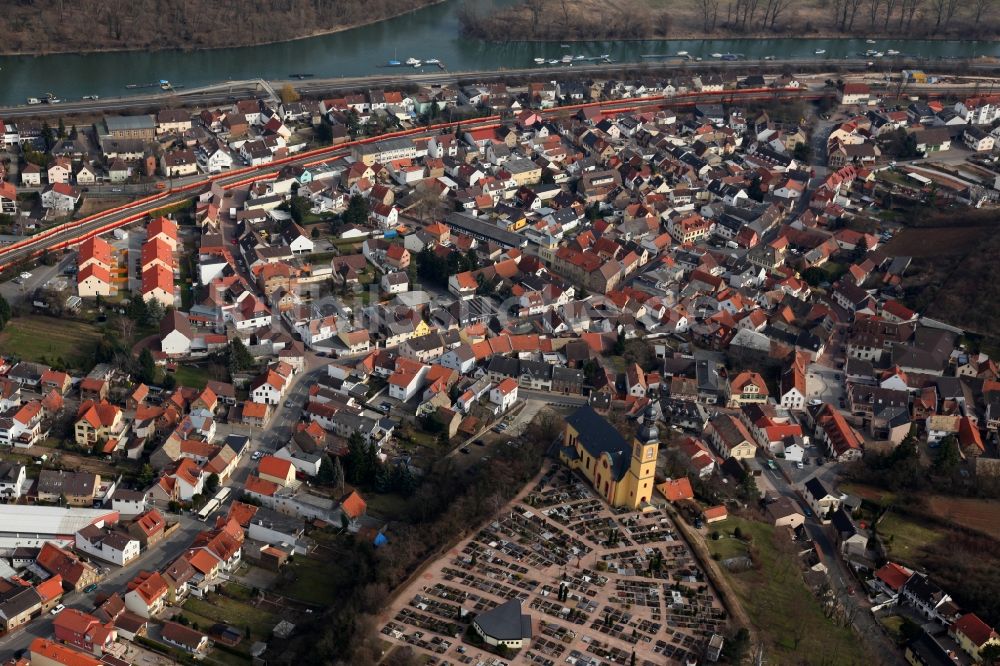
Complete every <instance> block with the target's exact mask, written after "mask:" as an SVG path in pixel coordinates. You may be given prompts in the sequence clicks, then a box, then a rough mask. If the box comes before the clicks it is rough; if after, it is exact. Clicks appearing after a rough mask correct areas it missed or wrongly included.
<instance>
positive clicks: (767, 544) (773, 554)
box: [708, 517, 870, 665]
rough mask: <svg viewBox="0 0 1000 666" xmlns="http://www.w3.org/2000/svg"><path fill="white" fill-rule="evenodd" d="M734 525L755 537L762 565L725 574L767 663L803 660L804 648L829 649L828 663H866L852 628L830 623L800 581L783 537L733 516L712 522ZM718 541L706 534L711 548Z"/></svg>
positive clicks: (719, 526)
mask: <svg viewBox="0 0 1000 666" xmlns="http://www.w3.org/2000/svg"><path fill="white" fill-rule="evenodd" d="M736 527H739V528H740V530H741V531H742V532H743V534H744V535H747V534H749V535H751V536H752V537H753V538H752V545H751V548H752V550H753V551H754V552H755V556H756V558H757V561H758V562H759V564H760V566H759V568H758V569H751V570H749V571H744V572H741V573H735V574H734V573H728V572H727V573H726V575H727V576H729V578H730V580H731V581H732V583H733V587H734V588H735V589H736V594H737V595H738V596H739V597H740V601H741V602H742V604H743V607H744V608H745V609H746V611H747V613H748V614H749V615H750V619H751V621H752V622H753V623H754V625H755V627H756V629H757V631H758V632H759V633H760V635H761V636H762V637H763V638H764V640H765V641H767V643H769V646H768V649H767V650H766V652H765V654H768V661H769V663H775V664H785V663H803V662H800V660H799V657H800V656H801V655H808V654H813V655H816V654H823V655H827V656H828V658H829V660H828V661H826V662H824V663H828V664H845V665H846V664H867V663H870V659H868V658H867V657H866V655H865V654H864V652H863V650H862V648H861V646H860V644H859V642H858V640H857V639H856V638H855V636H854V634H853V633H852V632H851V630H850V629H847V628H845V627H839V626H836V625H834V624H833V623H832V622H830V621H829V620H828V619H827V618H826V616H825V615H824V614H823V609H822V606H821V605H820V602H819V600H818V599H816V597H814V596H813V595H812V593H811V592H810V591H809V590H808V588H806V586H805V584H804V583H803V582H802V578H801V576H800V573H799V568H798V563H797V562H796V561H795V559H794V558H795V555H794V553H793V550H794V549H793V548H791V547H790V546H791V544H789V543H788V542H787V538H786V537H785V536H784V535H783V534H775V531H774V528H773V527H772V526H770V525H767V524H764V523H758V522H754V521H749V520H744V519H742V518H737V517H730V518H729V519H728V520H725V521H723V522H721V523H716V524H714V525H712V529H713V530H718V531H719V532H721V533H723V534H729V533H732V531H733V530H734V529H735V528H736ZM719 543H720V542H713V541H711V540H709V542H708V546H709V549H712V548H713V544H719ZM722 543H725V542H724V541H723V542H722ZM726 548H728V546H726Z"/></svg>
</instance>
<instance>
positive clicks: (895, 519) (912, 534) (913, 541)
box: [878, 511, 942, 564]
mask: <svg viewBox="0 0 1000 666" xmlns="http://www.w3.org/2000/svg"><path fill="white" fill-rule="evenodd" d="M878 532H879V534H881V535H882V537H883V538H884V539H885V540H886V546H887V548H888V551H889V556H890V557H891V558H892V559H895V560H899V561H901V562H904V563H907V564H913V563H914V562H916V561H917V559H919V557H920V554H921V553H922V552H923V550H924V549H925V548H926V547H928V546H930V545H931V544H933V543H935V542H936V541H938V540H939V539H941V537H942V535H941V533H939V532H937V531H935V530H933V529H931V528H929V527H924V526H923V525H920V524H918V523H917V522H916V521H915V520H913V519H911V518H908V517H906V516H901V515H899V514H898V513H893V512H891V511H890V512H889V513H887V514H886V515H885V517H883V518H882V520H881V521H880V522H879V524H878Z"/></svg>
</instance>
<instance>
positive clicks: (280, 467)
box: [257, 456, 293, 479]
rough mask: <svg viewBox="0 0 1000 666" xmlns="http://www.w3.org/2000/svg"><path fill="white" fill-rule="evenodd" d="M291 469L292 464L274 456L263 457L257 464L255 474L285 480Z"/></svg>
mask: <svg viewBox="0 0 1000 666" xmlns="http://www.w3.org/2000/svg"><path fill="white" fill-rule="evenodd" d="M292 469H293V466H292V463H291V462H289V461H288V460H285V459H284V458H278V457H276V456H264V457H263V458H261V459H260V462H259V463H258V464H257V473H258V474H260V475H265V474H266V475H267V476H272V477H274V478H277V479H287V478H288V477H289V475H290V474H291V472H292Z"/></svg>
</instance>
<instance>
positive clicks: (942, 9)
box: [931, 0, 958, 31]
mask: <svg viewBox="0 0 1000 666" xmlns="http://www.w3.org/2000/svg"><path fill="white" fill-rule="evenodd" d="M931 10H932V11H933V12H934V19H935V20H934V30H935V31H937V30H940V29H942V28H943V29H945V30H947V29H948V25H949V24H950V23H951V20H952V19H953V18H955V12H956V11H958V0H931Z"/></svg>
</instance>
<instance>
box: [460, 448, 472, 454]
mask: <svg viewBox="0 0 1000 666" xmlns="http://www.w3.org/2000/svg"><path fill="white" fill-rule="evenodd" d="M459 451H461V452H462V453H465V454H469V453H472V451H471V450H470V449H469V447H467V446H463V447H462V448H460V449H459Z"/></svg>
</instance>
